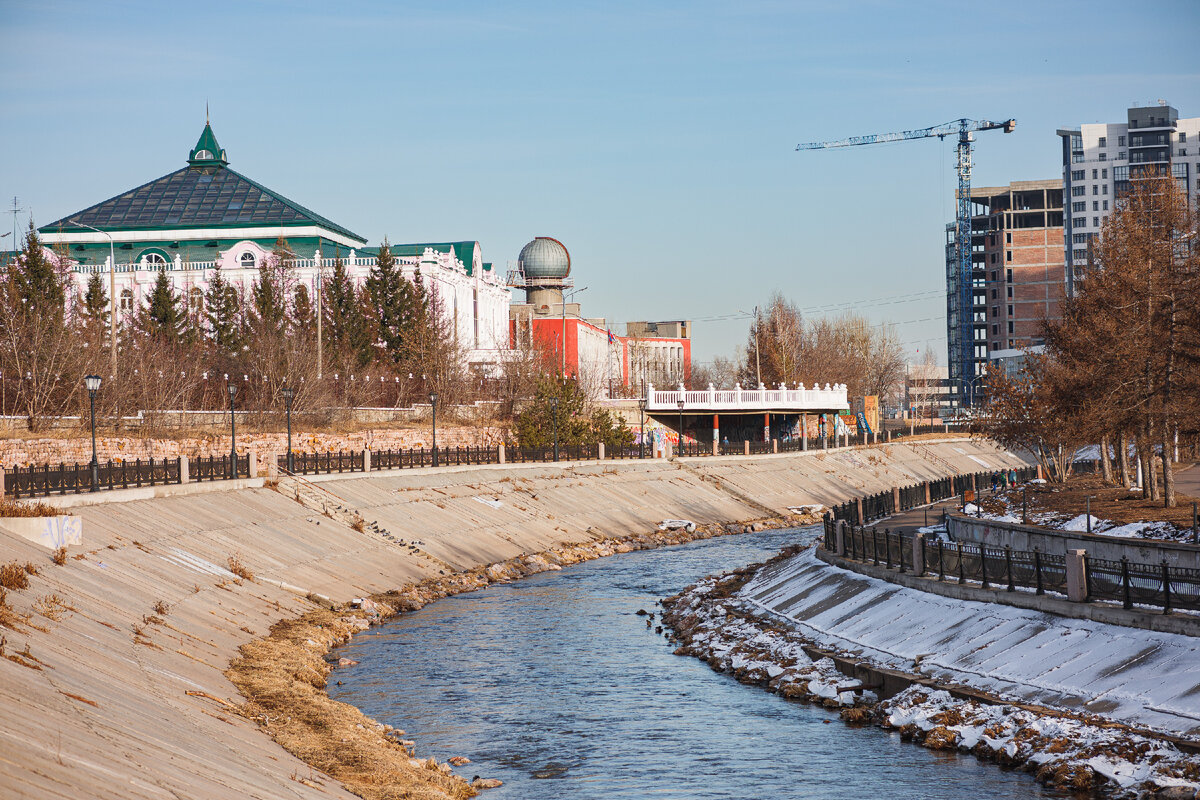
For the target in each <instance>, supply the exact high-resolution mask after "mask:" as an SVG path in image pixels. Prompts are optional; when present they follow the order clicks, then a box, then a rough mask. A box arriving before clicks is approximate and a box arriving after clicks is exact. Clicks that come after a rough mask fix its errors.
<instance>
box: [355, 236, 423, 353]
mask: <svg viewBox="0 0 1200 800" xmlns="http://www.w3.org/2000/svg"><path fill="white" fill-rule="evenodd" d="M366 293H367V298H368V303H367V309H368V310H367V313H368V318H369V319H370V321H371V323H372V327H373V328H374V333H375V338H376V340H377V341H378V342H379V349H380V350H381V352H380V353H379V356H380V360H381V361H386V362H389V363H391V364H399V363H400V362H401V361H403V360H404V359H405V356H406V349H407V347H406V345H408V344H409V342H410V341H411V339H412V336H411V331H412V328H411V323H412V319H411V308H410V306H411V302H412V292H411V286H410V285H409V283H408V281H406V280H405V279H404V276H403V274H401V272H400V268H399V266H397V264H396V258H395V256H393V255H392V250H391V246H390V245H389V244H388V240H387V239H386V238H384V240H383V244H382V245H381V246H380V248H379V257H378V258H377V259H376V262H375V266H374V267H373V268H372V269H371V274H370V275H369V276H368V277H367V281H366Z"/></svg>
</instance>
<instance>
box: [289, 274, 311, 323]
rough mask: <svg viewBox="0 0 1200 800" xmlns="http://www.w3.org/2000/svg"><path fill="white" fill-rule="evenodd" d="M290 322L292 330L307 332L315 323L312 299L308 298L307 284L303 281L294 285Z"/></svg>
mask: <svg viewBox="0 0 1200 800" xmlns="http://www.w3.org/2000/svg"><path fill="white" fill-rule="evenodd" d="M290 322H291V326H292V330H293V331H295V332H297V333H308V332H309V331H311V330H312V328H313V326H314V325H315V324H316V323H315V315H314V314H313V306H312V301H311V300H309V298H308V286H306V285H305V284H303V283H302V284H300V285H299V286H297V287H296V296H295V298H294V299H293V300H292V318H291V320H290Z"/></svg>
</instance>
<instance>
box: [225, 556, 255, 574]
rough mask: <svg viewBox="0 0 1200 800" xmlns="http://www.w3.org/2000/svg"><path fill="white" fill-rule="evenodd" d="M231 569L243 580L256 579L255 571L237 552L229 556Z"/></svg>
mask: <svg viewBox="0 0 1200 800" xmlns="http://www.w3.org/2000/svg"><path fill="white" fill-rule="evenodd" d="M229 571H230V572H232V573H233V574H234V575H237V576H238V577H239V578H241V579H242V580H247V581H252V580H254V573H253V572H251V571H250V568H249V567H247V566H246V565H245V564H243V563H242V559H241V558H240V557H239V554H237V553H235V554H233V555H231V556H230V557H229Z"/></svg>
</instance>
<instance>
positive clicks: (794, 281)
mask: <svg viewBox="0 0 1200 800" xmlns="http://www.w3.org/2000/svg"><path fill="white" fill-rule="evenodd" d="M1198 34H1200V3H1197V2H1195V0H1144V2H1140V3H1138V4H1136V5H1131V4H1130V3H1129V2H1128V1H1127V0H1126V2H1123V3H1115V2H1105V1H1104V0H1093V1H1092V2H1087V3H1083V2H1049V3H1047V2H1044V0H1042V1H1041V2H1025V1H1024V0H1012V1H1010V2H1004V3H962V2H961V0H959V1H958V2H916V1H915V0H909V1H908V2H878V1H872V0H860V2H854V3H849V2H772V1H771V0H763V1H761V2H754V0H749V1H744V2H738V3H728V2H724V3H722V2H652V1H650V0H642V2H605V3H597V2H568V3H563V2H453V1H451V2H382V1H381V2H341V3H329V2H321V3H317V2H303V1H300V2H290V1H289V2H283V1H282V0H281V1H279V2H254V1H253V0H242V2H222V1H221V0H212V1H211V2H206V3H203V4H200V5H194V4H176V3H162V2H119V1H113V0H107V1H106V2H95V0H90V2H74V1H73V0H35V1H34V2H26V0H0V52H3V54H4V58H3V59H0V154H2V155H0V209H3V208H5V207H8V208H11V206H12V198H13V197H16V198H18V202H17V205H18V207H19V208H21V209H23V210H22V211H21V212H20V213H19V214H18V217H17V223H18V225H19V226H21V227H23V226H24V225H26V224H27V223H28V218H29V215H30V214H32V215H33V219H34V221H35V222H36V223H37V224H46V223H48V222H51V221H53V220H55V219H58V218H60V217H63V216H65V215H67V214H70V213H73V212H75V211H78V210H81V209H83V208H86V207H88V206H91V205H93V204H95V203H98V202H100V201H102V200H105V199H107V198H109V197H111V196H113V195H116V194H119V193H121V192H123V191H125V190H127V189H130V188H133V187H134V186H137V185H140V184H142V183H145V182H146V181H149V180H153V179H155V178H157V177H160V176H162V175H165V174H167V173H168V172H171V171H173V170H176V169H178V168H179V167H181V166H183V164H184V162H185V161H186V159H187V155H188V151H189V150H190V149H191V148H192V146H193V145H194V144H195V142H196V139H197V138H198V137H199V134H200V132H201V130H202V128H203V126H204V115H205V105H206V104H207V105H208V108H209V109H210V111H209V113H210V116H211V120H212V125H213V130H214V131H215V133H216V135H217V139H218V141H219V142H220V144H221V146H222V147H223V148H225V149H226V150H227V151H228V156H229V160H230V166H232V167H233V168H234V169H236V170H238V171H239V172H241V173H243V174H245V175H247V176H249V177H251V178H253V179H254V180H256V181H258V182H260V183H262V184H264V185H266V186H268V187H270V188H272V189H273V190H276V191H278V192H280V193H282V194H283V195H284V196H286V197H289V198H291V199H293V200H296V201H298V202H299V203H301V204H303V205H305V206H308V207H309V208H312V209H313V210H314V211H316V212H318V213H320V214H322V215H324V216H326V217H329V218H330V219H332V220H334V221H335V222H337V223H339V224H341V225H343V226H345V227H347V228H349V229H351V230H353V231H355V232H357V233H359V234H360V235H362V236H364V237H366V238H367V239H368V240H369V241H370V242H371V244H373V245H374V244H377V243H378V242H379V241H380V240H381V239H382V238H383V237H384V236H387V237H388V238H389V239H390V240H391V241H392V242H420V241H447V240H478V241H479V242H480V243H481V245H482V248H483V255H484V260H486V261H491V262H493V263H495V264H496V265H497V268H499V269H505V268H506V267H507V265H508V262H510V261H513V262H515V260H516V258H517V256H518V254H519V252H520V250H521V247H522V246H523V245H524V244H525V243H526V242H527V241H529V240H530V239H532V238H533V237H535V236H553V237H555V238H557V239H559V240H561V241H562V242H563V243H564V244H566V246H567V248H568V249H569V250H570V252H571V256H572V264H573V269H572V274H573V277H574V279H575V281H576V285H577V286H578V287H581V288H585V290H584V291H583V292H581V293H580V294H578V295H577V296H576V299H578V300H579V301H580V302H582V303H583V307H584V314H585V316H589V317H599V316H603V317H606V318H607V319H608V320H609V321H610V323H612V324H613V329H614V331H615V332H618V333H622V332H623V331H624V325H623V323H624V322H625V321H627V320H640V319H652V320H653V319H679V318H687V319H691V320H693V321H694V323H695V325H694V328H693V331H694V333H693V335H694V358H696V359H698V360H708V359H711V358H712V357H714V356H717V355H725V356H731V355H733V353H734V351H735V349H736V348H737V347H738V346H740V345H742V344H743V343H744V341H745V337H746V335H747V331H748V327H749V318H748V317H747V316H746V314H747V312H751V311H752V309H753V308H754V306H755V305H756V304H765V303H766V302H767V300H768V298H769V296H770V295H771V294H772V293H773V292H775V291H779V292H781V293H783V294H784V295H785V296H786V297H788V298H790V299H791V300H793V301H794V302H795V303H796V304H797V305H798V306H799V307H800V308H802V309H804V310H805V311H806V313H808V314H810V315H817V314H839V313H844V312H846V311H854V312H857V313H861V314H864V315H866V316H867V317H869V318H870V319H871V321H872V322H874V323H876V324H887V323H890V324H894V325H895V330H896V332H897V333H898V335H899V338H900V339H901V341H903V342H904V343H905V346H906V348H907V349H908V350H909V351H910V353H912V354H913V357H914V358H915V359H918V360H920V359H923V357H924V354H925V353H926V352H927V351H928V350H933V351H934V352H935V353H936V354H937V355H938V357H939V361H940V363H942V364H944V363H945V360H946V355H945V263H944V239H945V233H944V229H945V224H946V223H947V222H950V221H951V220H952V218H953V214H954V189H955V186H956V178H955V173H954V144H955V143H954V140H953V137H950V138H948V139H946V140H944V141H939V140H937V139H921V140H914V141H906V142H900V143H893V144H888V145H879V146H874V147H869V148H863V147H855V148H847V149H839V150H818V151H805V152H795V146H796V144H797V143H799V142H809V141H823V140H832V139H839V138H842V137H846V136H855V135H862V134H870V133H885V132H890V131H900V130H909V129H915V128H925V127H930V126H933V125H938V124H941V123H945V122H949V121H952V120H956V119H958V118H961V117H968V118H972V119H991V120H1004V119H1008V118H1015V119H1016V120H1017V129H1016V131H1015V132H1014V133H1012V134H1004V133H1003V132H1001V131H989V132H983V133H979V134H977V145H976V148H975V172H974V180H973V183H974V184H975V185H978V186H984V185H988V186H994V185H998V184H1005V183H1008V182H1010V181H1013V180H1036V179H1049V178H1056V177H1061V163H1060V144H1059V141H1060V140H1059V139H1058V137H1057V136H1056V135H1055V131H1056V130H1057V129H1059V128H1064V127H1077V126H1078V125H1079V124H1081V123H1088V122H1119V121H1122V120H1124V118H1125V109H1126V108H1127V107H1128V106H1129V105H1131V104H1135V103H1136V104H1143V103H1153V102H1157V101H1158V100H1159V99H1160V98H1161V99H1165V100H1167V101H1168V102H1170V103H1171V104H1172V105H1174V106H1175V107H1176V108H1177V109H1179V112H1180V116H1181V117H1194V116H1200V65H1198V64H1197V61H1196V58H1195V53H1196V47H1195V43H1196V40H1197V35H1198ZM12 221H13V218H12V216H11V214H10V215H7V216H0V232H3V231H5V230H10V229H11V227H12ZM9 241H11V237H9V238H8V239H3V240H0V245H3V246H5V247H7V246H8V242H9ZM917 351H920V355H918V354H917Z"/></svg>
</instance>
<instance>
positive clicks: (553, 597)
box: [329, 529, 1063, 800]
mask: <svg viewBox="0 0 1200 800" xmlns="http://www.w3.org/2000/svg"><path fill="white" fill-rule="evenodd" d="M814 535H816V533H815V529H804V530H801V531H797V530H790V531H764V532H762V533H756V534H745V535H741V536H727V537H721V538H717V539H709V540H706V541H699V542H692V543H690V544H686V545H680V546H677V547H671V548H664V549H660V550H648V551H641V552H636V553H627V554H623V555H616V556H612V557H609V558H602V559H597V560H595V561H589V562H586V563H584V564H578V565H575V566H573V567H568V568H566V569H563V570H562V571H558V572H549V573H544V574H541V575H535V576H533V577H530V578H526V579H524V580H521V581H518V582H515V583H511V584H505V585H500V586H493V587H490V588H488V589H486V590H483V591H479V592H472V593H470V594H463V595H458V596H456V597H450V598H447V599H445V600H440V601H438V602H436V603H432V604H430V605H428V606H426V607H425V608H423V609H421V610H420V611H417V612H414V613H411V614H405V615H402V616H400V617H397V618H396V619H395V620H393V621H391V622H389V623H387V624H386V625H383V626H380V627H378V628H374V629H372V630H370V631H367V632H365V633H362V634H360V635H358V636H357V637H355V639H354V640H353V641H352V642H351V643H350V644H349V645H347V646H346V647H343V648H340V649H339V650H338V651H337V655H340V656H346V657H348V658H351V659H354V660H357V661H359V662H360V663H359V664H358V665H357V666H354V667H348V668H344V669H338V670H336V672H335V674H334V676H333V677H334V678H335V679H336V680H338V681H341V683H342V685H340V686H339V685H335V684H334V682H332V681H331V684H330V687H329V694H330V695H331V696H332V697H334V698H335V699H337V700H341V701H344V702H347V703H351V704H353V705H355V706H357V707H359V708H361V709H362V710H363V711H364V712H365V713H366V714H368V715H370V716H371V717H373V718H375V719H376V720H379V721H380V722H385V723H390V724H391V725H394V726H396V727H398V728H401V729H403V730H405V731H406V732H407V734H406V737H407V738H410V739H414V740H415V741H416V742H417V746H416V754H417V756H418V757H422V758H424V757H427V756H434V757H435V758H437V759H438V760H439V761H445V760H446V759H448V758H450V757H451V756H455V755H459V756H466V757H468V758H470V759H471V762H472V763H470V764H469V765H466V766H463V767H460V768H458V769H457V770H456V771H457V772H458V773H459V774H460V775H462V776H464V777H466V778H468V779H470V778H472V777H473V776H475V775H480V776H483V777H486V778H500V779H501V780H503V781H504V786H503V787H501V788H498V789H492V790H488V791H486V792H485V793H484V795H485V797H487V798H488V800H508V799H511V800H538V799H540V798H546V799H547V800H551V799H555V798H563V797H575V798H606V799H609V798H689V799H692V800H698V799H701V798H738V799H739V800H742V799H744V800H757V799H758V798H768V797H769V798H822V799H825V800H828V799H829V798H846V799H847V800H849V799H850V798H855V799H858V798H864V797H865V798H872V799H873V800H882V799H883V798H945V799H946V800H950V798H955V800H957V799H958V798H966V797H970V798H1027V797H1061V796H1063V795H1060V794H1055V793H1054V792H1053V791H1052V790H1049V789H1045V788H1043V787H1041V786H1040V785H1039V784H1037V782H1036V781H1034V780H1033V778H1032V777H1030V776H1029V775H1026V774H1024V773H1018V772H1010V771H1005V770H1002V769H1001V768H999V767H997V766H995V765H993V764H990V763H985V762H981V761H979V760H977V759H976V758H974V757H973V756H969V755H959V754H957V753H943V752H935V751H930V750H926V749H924V748H922V747H919V746H916V745H912V744H908V743H905V742H901V741H900V738H899V736H898V735H897V734H895V733H894V732H888V731H884V730H882V729H879V728H874V727H868V728H850V727H848V726H846V725H845V724H843V723H842V722H841V721H840V720H839V719H838V717H837V714H836V713H835V712H832V711H829V710H826V709H822V708H818V707H813V706H808V705H802V704H799V703H795V702H790V701H788V700H785V699H783V698H781V697H779V696H777V695H774V694H771V693H769V692H767V691H765V690H763V689H760V688H757V687H751V686H744V685H742V684H739V683H737V682H736V681H734V680H733V679H732V678H730V677H729V676H726V675H721V674H718V673H715V672H713V671H712V670H711V669H709V667H708V666H707V665H706V664H704V663H702V662H700V661H698V660H696V659H694V658H685V657H680V656H675V655H673V654H672V651H673V649H674V647H673V646H672V645H671V644H670V643H669V642H668V641H667V640H666V639H665V638H664V636H663V635H662V634H657V633H655V631H654V628H653V627H652V628H647V627H646V621H645V618H644V617H641V616H638V615H637V611H638V610H639V609H646V610H647V611H654V612H655V622H654V625H655V626H657V624H658V622H657V611H658V608H657V606H655V605H654V602H655V600H657V599H658V598H660V597H664V596H667V595H670V594H673V593H675V592H677V591H679V590H680V589H682V588H683V587H684V586H686V585H688V584H690V583H693V582H694V581H696V580H697V579H699V578H701V577H703V576H704V575H708V574H711V573H714V572H721V571H724V570H727V569H731V568H734V567H738V566H742V565H745V564H749V563H752V562H755V561H762V560H764V559H765V558H768V557H770V556H771V555H774V554H775V553H776V552H777V551H778V550H779V549H780V548H781V547H783V546H784V545H786V544H788V543H791V542H794V541H797V540H800V539H811V538H812V537H813V536H814Z"/></svg>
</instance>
